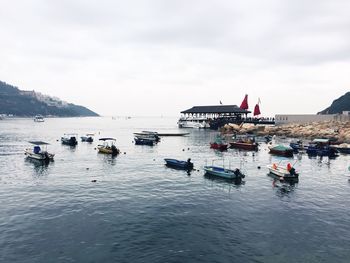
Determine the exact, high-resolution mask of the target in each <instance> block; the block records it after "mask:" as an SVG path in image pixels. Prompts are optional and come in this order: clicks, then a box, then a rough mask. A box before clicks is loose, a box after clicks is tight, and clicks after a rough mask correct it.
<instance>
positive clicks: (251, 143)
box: [230, 136, 259, 151]
mask: <svg viewBox="0 0 350 263" xmlns="http://www.w3.org/2000/svg"><path fill="white" fill-rule="evenodd" d="M258 146H259V145H258V143H256V142H255V138H254V136H239V137H235V139H234V141H233V142H230V147H231V148H236V149H242V150H247V151H257V150H258Z"/></svg>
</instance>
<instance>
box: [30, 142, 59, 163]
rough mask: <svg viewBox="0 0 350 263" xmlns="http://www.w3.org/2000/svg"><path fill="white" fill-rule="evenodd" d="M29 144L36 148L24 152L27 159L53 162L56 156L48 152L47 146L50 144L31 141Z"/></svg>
mask: <svg viewBox="0 0 350 263" xmlns="http://www.w3.org/2000/svg"><path fill="white" fill-rule="evenodd" d="M29 143H31V144H33V145H34V147H33V148H27V149H25V150H24V154H25V155H26V156H27V158H30V159H34V160H39V161H46V162H49V161H53V158H54V156H55V154H52V153H49V152H48V151H47V145H49V143H47V142H43V141H30V142H29Z"/></svg>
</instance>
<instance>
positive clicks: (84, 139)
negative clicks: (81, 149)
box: [80, 133, 95, 142]
mask: <svg viewBox="0 0 350 263" xmlns="http://www.w3.org/2000/svg"><path fill="white" fill-rule="evenodd" d="M94 136H95V134H93V133H88V134H86V135H85V136H81V137H80V138H81V141H82V142H93V141H94Z"/></svg>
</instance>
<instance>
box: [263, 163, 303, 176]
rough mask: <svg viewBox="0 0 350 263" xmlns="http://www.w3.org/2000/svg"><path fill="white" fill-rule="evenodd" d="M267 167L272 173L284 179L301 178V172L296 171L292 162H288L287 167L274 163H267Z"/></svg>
mask: <svg viewBox="0 0 350 263" xmlns="http://www.w3.org/2000/svg"><path fill="white" fill-rule="evenodd" d="M267 168H268V169H269V172H270V174H272V175H275V176H277V177H278V178H280V179H282V180H288V179H298V178H299V173H297V172H296V170H295V169H294V167H292V165H291V164H290V163H288V164H287V166H286V167H285V166H281V165H277V164H276V163H273V164H271V165H267Z"/></svg>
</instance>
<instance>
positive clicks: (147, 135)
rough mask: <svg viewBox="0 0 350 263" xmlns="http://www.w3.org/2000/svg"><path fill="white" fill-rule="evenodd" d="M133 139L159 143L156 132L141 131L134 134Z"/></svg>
mask: <svg viewBox="0 0 350 263" xmlns="http://www.w3.org/2000/svg"><path fill="white" fill-rule="evenodd" d="M134 135H135V138H137V139H145V140H151V141H154V142H155V143H157V142H159V141H160V137H159V135H158V133H157V132H150V131H142V132H134Z"/></svg>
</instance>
